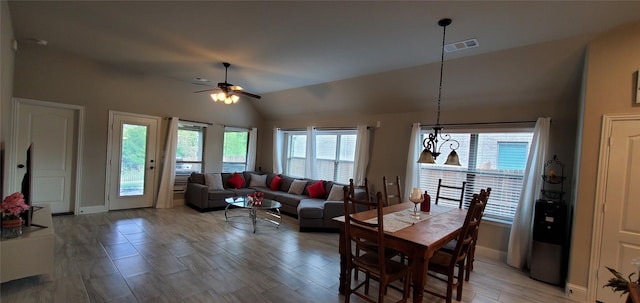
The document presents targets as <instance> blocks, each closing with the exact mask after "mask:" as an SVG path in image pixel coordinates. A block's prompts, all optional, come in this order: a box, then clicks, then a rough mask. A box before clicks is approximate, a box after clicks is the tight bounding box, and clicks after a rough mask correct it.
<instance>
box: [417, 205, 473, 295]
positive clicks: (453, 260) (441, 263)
mask: <svg viewBox="0 0 640 303" xmlns="http://www.w3.org/2000/svg"><path fill="white" fill-rule="evenodd" d="M482 207H483V203H482V201H480V199H479V198H478V195H474V197H473V199H472V200H471V203H470V204H469V210H468V211H467V215H466V217H465V220H464V223H463V225H462V229H461V230H460V234H458V237H457V238H456V246H455V248H454V250H453V252H451V253H449V252H446V251H444V250H438V251H436V252H435V253H434V254H433V256H432V257H431V259H429V275H430V276H432V277H434V278H436V279H437V280H441V281H444V282H446V283H447V290H446V294H444V295H443V294H441V293H438V292H434V291H432V290H429V289H425V292H427V293H430V294H432V295H435V296H438V297H441V298H444V299H446V302H447V303H451V300H452V299H453V289H454V288H455V289H456V300H457V301H460V300H461V299H462V286H463V284H464V272H465V269H464V264H465V261H466V259H467V254H468V253H469V248H470V247H471V244H472V242H473V235H474V233H475V232H476V230H477V229H478V224H479V221H478V219H477V218H478V216H479V213H480V212H481V210H482ZM430 281H432V280H430Z"/></svg>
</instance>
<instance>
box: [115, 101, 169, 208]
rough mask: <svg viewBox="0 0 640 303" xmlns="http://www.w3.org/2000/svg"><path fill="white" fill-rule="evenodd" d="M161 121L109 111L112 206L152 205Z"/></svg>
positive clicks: (154, 118)
mask: <svg viewBox="0 0 640 303" xmlns="http://www.w3.org/2000/svg"><path fill="white" fill-rule="evenodd" d="M159 121H160V118H158V117H151V116H142V115H134V114H127V113H117V112H111V113H110V126H111V127H110V128H109V132H110V134H109V138H110V139H111V140H110V146H109V159H108V164H109V168H108V169H107V174H108V177H107V180H108V182H109V185H108V193H107V204H108V205H109V209H110V210H116V209H129V208H140V207H151V206H153V200H154V194H155V186H154V184H155V180H156V170H157V169H156V167H157V163H156V145H157V143H158V124H159Z"/></svg>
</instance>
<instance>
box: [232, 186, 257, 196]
mask: <svg viewBox="0 0 640 303" xmlns="http://www.w3.org/2000/svg"><path fill="white" fill-rule="evenodd" d="M229 190H230V191H232V192H233V194H234V196H238V197H239V196H246V195H248V194H252V193H255V192H256V190H255V189H252V188H246V187H245V188H238V189H229Z"/></svg>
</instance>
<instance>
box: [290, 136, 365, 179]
mask: <svg viewBox="0 0 640 303" xmlns="http://www.w3.org/2000/svg"><path fill="white" fill-rule="evenodd" d="M283 135H284V144H285V161H284V171H285V174H287V175H289V176H292V177H299V178H303V177H305V173H306V159H307V132H306V131H283ZM315 137H316V149H315V152H316V165H317V172H318V176H317V178H318V179H322V180H328V181H335V182H340V183H349V179H351V178H353V167H354V160H355V150H356V139H357V132H356V130H318V131H316V135H315Z"/></svg>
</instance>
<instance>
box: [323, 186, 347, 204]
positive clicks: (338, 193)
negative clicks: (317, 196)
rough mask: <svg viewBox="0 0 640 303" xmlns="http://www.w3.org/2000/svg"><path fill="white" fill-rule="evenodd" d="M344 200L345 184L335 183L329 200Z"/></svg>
mask: <svg viewBox="0 0 640 303" xmlns="http://www.w3.org/2000/svg"><path fill="white" fill-rule="evenodd" d="M343 200H344V186H342V185H335V184H334V185H333V186H332V187H331V191H330V192H329V196H328V197H327V201H343Z"/></svg>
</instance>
